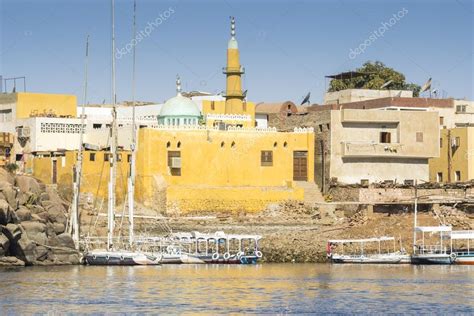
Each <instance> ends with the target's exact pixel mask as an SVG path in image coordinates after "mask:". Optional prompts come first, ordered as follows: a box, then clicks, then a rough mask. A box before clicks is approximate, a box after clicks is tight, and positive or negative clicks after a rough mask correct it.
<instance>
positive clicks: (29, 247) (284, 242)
mask: <svg viewBox="0 0 474 316" xmlns="http://www.w3.org/2000/svg"><path fill="white" fill-rule="evenodd" d="M69 206H70V203H68V202H67V201H66V200H65V199H63V198H61V197H60V196H59V194H58V193H57V191H56V190H55V189H53V188H50V187H46V186H45V185H44V184H42V183H41V182H39V181H37V180H35V179H33V178H31V177H29V176H24V175H17V176H13V175H11V174H9V173H7V172H6V171H5V170H3V169H0V266H2V265H3V266H23V265H64V264H79V263H80V254H79V253H77V252H76V250H75V249H74V242H73V241H72V238H71V237H70V235H69V234H68V233H67V231H66V228H67V222H68V218H69V215H68V211H69ZM117 209H118V210H122V209H123V206H119V207H117ZM136 211H137V212H136V213H137V215H138V218H136V219H135V225H136V226H135V227H136V230H135V233H136V235H148V236H165V235H167V234H169V233H170V232H192V231H199V232H202V233H213V232H216V231H224V232H226V233H235V234H259V235H261V236H262V237H263V238H262V240H261V242H260V250H261V251H262V253H263V262H325V261H326V243H327V240H328V239H350V238H368V237H378V236H393V237H395V238H396V239H397V240H398V241H397V247H399V246H400V247H403V248H404V249H406V250H407V251H410V250H411V249H412V242H413V235H412V231H413V213H412V212H410V211H408V210H407V209H406V208H402V207H400V209H397V208H396V207H392V209H391V210H390V212H386V213H377V212H375V213H373V214H368V213H367V212H366V211H364V210H360V211H357V210H355V211H353V212H346V213H345V212H341V211H336V212H333V211H331V212H326V211H325V210H324V208H321V207H317V206H310V205H306V204H304V203H302V202H296V201H290V202H286V203H282V204H279V205H272V206H270V207H269V208H268V209H267V210H265V211H263V212H261V213H244V212H232V213H222V212H208V213H205V214H204V213H202V212H201V213H199V214H187V215H186V216H180V214H177V213H163V214H161V213H158V212H156V211H152V210H149V209H144V208H143V207H140V205H137V210H136ZM98 213H104V210H98V209H97V208H95V207H94V204H93V203H92V202H91V199H88V197H87V196H86V197H83V199H82V203H81V227H82V234H84V235H87V234H90V235H91V236H106V223H107V222H106V217H105V216H99V217H98V216H97V214H98ZM140 215H141V217H140ZM472 216H473V215H472V214H468V213H465V212H463V211H461V210H458V209H456V208H454V207H447V206H441V207H440V208H439V209H436V210H430V211H423V212H420V213H419V216H418V223H419V224H420V225H425V226H430V225H432V226H437V225H440V224H443V225H451V226H453V229H474V219H473V218H472ZM122 222H123V225H121V223H122ZM127 223H128V221H127V220H126V219H124V220H123V221H122V218H121V217H117V219H116V227H117V229H116V235H118V234H120V233H123V234H127V231H128V228H126V226H127V225H128V224H127ZM121 227H122V229H121Z"/></svg>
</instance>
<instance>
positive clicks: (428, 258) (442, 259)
mask: <svg viewBox="0 0 474 316" xmlns="http://www.w3.org/2000/svg"><path fill="white" fill-rule="evenodd" d="M453 261H454V260H453V258H452V257H451V256H450V255H448V254H415V255H413V256H412V257H411V263H412V264H444V265H446V264H452V263H453Z"/></svg>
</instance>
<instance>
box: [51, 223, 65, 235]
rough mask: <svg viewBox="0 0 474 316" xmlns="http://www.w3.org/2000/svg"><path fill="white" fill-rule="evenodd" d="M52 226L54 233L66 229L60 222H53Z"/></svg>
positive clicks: (62, 231) (60, 232)
mask: <svg viewBox="0 0 474 316" xmlns="http://www.w3.org/2000/svg"><path fill="white" fill-rule="evenodd" d="M53 228H54V232H55V233H56V234H62V233H64V232H65V231H66V225H64V224H62V223H53Z"/></svg>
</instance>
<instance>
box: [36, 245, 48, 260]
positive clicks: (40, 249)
mask: <svg viewBox="0 0 474 316" xmlns="http://www.w3.org/2000/svg"><path fill="white" fill-rule="evenodd" d="M49 253H50V251H49V248H47V247H44V246H37V247H36V260H37V261H45V260H46V259H47V258H48V257H49Z"/></svg>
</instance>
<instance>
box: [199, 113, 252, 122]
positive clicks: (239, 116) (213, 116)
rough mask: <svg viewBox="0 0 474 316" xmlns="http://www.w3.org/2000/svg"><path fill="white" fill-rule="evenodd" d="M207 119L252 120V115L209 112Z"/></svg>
mask: <svg viewBox="0 0 474 316" xmlns="http://www.w3.org/2000/svg"><path fill="white" fill-rule="evenodd" d="M206 119H207V120H222V121H250V120H251V119H252V117H251V116H250V115H247V114H207V115H206Z"/></svg>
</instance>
